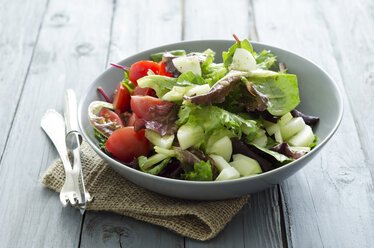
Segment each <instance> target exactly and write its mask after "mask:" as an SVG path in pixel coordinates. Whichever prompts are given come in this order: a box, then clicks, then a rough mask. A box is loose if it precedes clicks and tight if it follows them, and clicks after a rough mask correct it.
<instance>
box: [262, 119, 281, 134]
mask: <svg viewBox="0 0 374 248" xmlns="http://www.w3.org/2000/svg"><path fill="white" fill-rule="evenodd" d="M264 126H265V129H266V132H268V134H269V135H270V136H271V135H273V134H275V133H276V132H277V131H279V126H278V124H276V123H273V122H270V121H264Z"/></svg>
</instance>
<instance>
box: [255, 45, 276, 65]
mask: <svg viewBox="0 0 374 248" xmlns="http://www.w3.org/2000/svg"><path fill="white" fill-rule="evenodd" d="M255 59H256V64H257V67H258V68H260V69H263V70H270V69H275V68H274V65H275V62H276V61H277V57H276V56H275V55H274V54H272V53H270V51H269V50H263V51H262V52H261V53H258V54H256V55H255Z"/></svg>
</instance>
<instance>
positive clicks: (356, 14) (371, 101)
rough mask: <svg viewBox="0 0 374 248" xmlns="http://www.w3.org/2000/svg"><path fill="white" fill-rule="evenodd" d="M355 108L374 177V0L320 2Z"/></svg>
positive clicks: (353, 108) (373, 176)
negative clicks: (336, 2) (373, 152)
mask: <svg viewBox="0 0 374 248" xmlns="http://www.w3.org/2000/svg"><path fill="white" fill-rule="evenodd" d="M319 5H320V8H319V9H320V11H321V12H322V14H321V15H322V17H323V20H324V22H325V24H326V27H327V29H328V32H329V35H330V39H331V40H332V42H333V46H332V48H333V52H334V55H335V57H337V58H338V59H337V62H338V67H339V69H340V71H341V76H342V79H343V84H344V86H345V88H346V91H347V95H348V100H349V103H350V106H351V108H352V115H353V117H354V120H355V125H356V127H357V131H358V135H359V139H360V143H361V147H362V149H363V151H364V156H365V161H366V163H367V164H368V165H370V167H369V168H370V171H371V177H372V179H373V180H374V157H373V156H371V153H372V151H373V150H374V126H373V124H372V123H374V115H372V114H368V113H373V110H374V46H373V44H374V2H373V1H370V0H369V1H367V0H360V1H346V0H345V1H341V2H340V4H338V5H336V4H335V3H334V2H333V1H319ZM342 20H344V21H342Z"/></svg>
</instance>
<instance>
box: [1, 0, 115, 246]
mask: <svg viewBox="0 0 374 248" xmlns="http://www.w3.org/2000/svg"><path fill="white" fill-rule="evenodd" d="M9 2H11V1H9ZM39 7H40V6H39ZM26 12H27V10H26ZM26 14H27V13H26ZM110 16H111V3H110V2H108V1H105V0H102V1H96V2H95V5H94V6H92V5H91V1H72V0H71V1H58V0H52V1H51V2H50V3H49V6H48V9H47V12H46V16H45V18H44V20H43V25H42V28H41V32H40V36H39V40H38V43H37V44H36V49H35V52H34V56H33V59H32V61H31V66H30V72H29V75H28V77H27V79H26V82H25V87H24V90H23V93H22V98H21V100H20V104H19V108H18V111H17V113H16V116H15V121H14V124H13V126H12V129H11V132H10V137H9V142H8V144H7V146H6V148H5V151H4V156H3V159H2V161H1V164H0V168H1V170H0V198H1V199H2V200H1V204H0V220H1V227H0V240H1V246H4V247H76V246H78V243H79V234H80V228H81V220H82V217H81V215H80V213H79V211H77V210H75V209H72V208H70V207H69V208H66V209H63V208H62V207H61V204H60V202H59V199H58V196H57V194H56V193H54V192H52V191H50V190H47V189H45V188H44V187H43V186H42V184H41V183H40V178H41V176H42V174H43V173H44V171H45V170H46V169H47V167H48V166H49V164H50V163H51V162H52V161H53V160H54V159H56V157H57V153H56V151H55V149H54V148H53V146H52V143H51V142H50V141H49V140H48V138H47V137H46V135H45V134H44V133H43V131H42V129H41V128H40V120H41V117H42V115H43V114H44V113H45V111H46V110H47V109H48V108H56V109H57V110H58V111H60V112H62V109H63V94H64V90H65V89H66V88H68V87H69V88H70V87H71V88H73V89H76V90H77V91H81V90H83V88H85V87H86V86H87V84H88V83H89V82H91V81H92V80H93V79H94V77H95V76H96V75H97V74H98V73H99V72H100V71H101V70H102V69H103V68H104V60H105V57H106V54H107V47H108V43H109V27H110ZM17 63H20V64H19V65H22V63H21V62H17Z"/></svg>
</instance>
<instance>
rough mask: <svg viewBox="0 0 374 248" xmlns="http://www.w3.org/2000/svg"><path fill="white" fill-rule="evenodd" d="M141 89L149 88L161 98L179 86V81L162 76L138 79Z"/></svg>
mask: <svg viewBox="0 0 374 248" xmlns="http://www.w3.org/2000/svg"><path fill="white" fill-rule="evenodd" d="M138 85H139V87H141V88H145V87H149V88H152V89H154V90H155V91H156V95H157V96H158V97H159V98H161V97H162V96H163V95H165V94H166V93H168V92H169V91H170V90H171V89H172V88H173V87H174V86H176V85H178V84H177V79H176V78H172V77H165V76H160V75H151V76H146V77H142V78H140V79H138Z"/></svg>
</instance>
